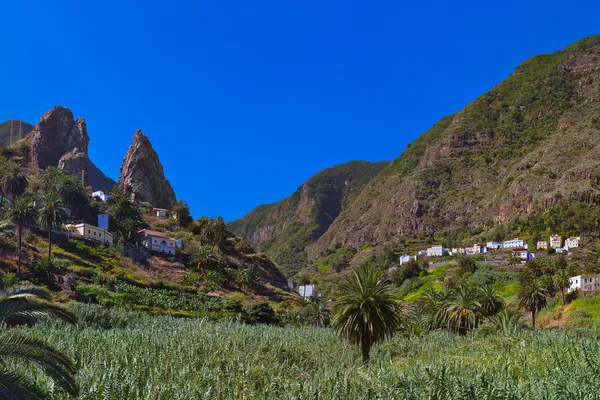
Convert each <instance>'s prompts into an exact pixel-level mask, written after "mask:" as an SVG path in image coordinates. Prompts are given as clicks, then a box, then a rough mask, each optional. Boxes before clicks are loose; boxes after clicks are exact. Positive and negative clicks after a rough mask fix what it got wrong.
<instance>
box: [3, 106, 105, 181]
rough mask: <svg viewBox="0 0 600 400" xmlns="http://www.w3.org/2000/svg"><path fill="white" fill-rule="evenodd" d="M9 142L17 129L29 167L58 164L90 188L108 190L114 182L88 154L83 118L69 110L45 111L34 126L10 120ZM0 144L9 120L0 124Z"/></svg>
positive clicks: (5, 142)
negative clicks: (27, 151) (19, 132)
mask: <svg viewBox="0 0 600 400" xmlns="http://www.w3.org/2000/svg"><path fill="white" fill-rule="evenodd" d="M12 125H13V139H14V140H13V144H14V143H15V142H16V140H17V139H18V131H19V129H20V130H21V133H22V137H23V140H22V141H21V142H20V143H23V144H25V143H27V144H28V145H29V156H28V157H26V158H27V159H28V164H29V167H32V168H33V169H44V168H46V167H49V166H58V167H59V168H61V169H63V170H65V171H66V172H68V173H69V174H71V175H74V176H76V177H78V178H81V176H82V174H84V176H85V181H86V184H87V185H90V186H91V187H92V188H93V189H94V190H104V191H110V190H111V189H112V187H113V186H114V185H116V183H115V181H113V180H112V179H110V178H108V177H107V176H106V175H104V173H102V171H100V170H99V169H98V168H97V167H96V166H95V165H94V163H93V162H92V161H91V160H90V159H89V157H88V144H89V142H90V138H89V136H88V133H87V128H86V125H85V120H84V119H83V118H78V119H75V118H74V117H73V113H72V112H71V110H69V109H68V108H65V107H60V106H56V107H54V108H53V109H52V110H49V111H47V112H46V113H45V114H44V115H43V116H42V118H40V120H39V121H38V123H37V124H36V125H35V126H32V125H30V124H27V123H25V122H23V123H21V124H19V121H16V122H13V124H12ZM0 128H2V130H1V132H0V134H3V135H0V136H1V137H0V145H2V143H3V142H2V140H4V144H9V143H8V142H9V140H10V139H9V136H10V133H9V130H10V121H6V122H4V123H2V124H0Z"/></svg>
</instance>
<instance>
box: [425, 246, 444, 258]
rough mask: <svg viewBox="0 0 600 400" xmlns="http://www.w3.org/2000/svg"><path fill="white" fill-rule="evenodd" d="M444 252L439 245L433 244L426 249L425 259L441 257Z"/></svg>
mask: <svg viewBox="0 0 600 400" xmlns="http://www.w3.org/2000/svg"><path fill="white" fill-rule="evenodd" d="M445 252H446V249H444V246H442V245H441V244H434V245H433V246H431V247H429V248H428V249H427V257H441V256H443V255H444V253H445Z"/></svg>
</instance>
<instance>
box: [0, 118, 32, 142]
mask: <svg viewBox="0 0 600 400" xmlns="http://www.w3.org/2000/svg"><path fill="white" fill-rule="evenodd" d="M19 123H21V138H24V137H25V136H26V135H28V134H29V132H31V130H32V129H33V125H31V124H28V123H27V122H23V121H19V120H16V119H15V120H12V131H13V143H15V142H17V141H18V140H19ZM10 125H11V121H10V120H8V121H4V122H2V123H1V124H0V147H3V146H6V145H9V144H10Z"/></svg>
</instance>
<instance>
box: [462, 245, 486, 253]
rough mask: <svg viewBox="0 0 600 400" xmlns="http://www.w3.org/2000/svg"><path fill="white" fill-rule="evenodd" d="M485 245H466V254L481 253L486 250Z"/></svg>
mask: <svg viewBox="0 0 600 400" xmlns="http://www.w3.org/2000/svg"><path fill="white" fill-rule="evenodd" d="M484 249H485V247H483V246H481V245H479V244H474V245H473V246H472V247H465V254H467V255H470V256H473V255H477V254H481V253H483V252H485V250H484Z"/></svg>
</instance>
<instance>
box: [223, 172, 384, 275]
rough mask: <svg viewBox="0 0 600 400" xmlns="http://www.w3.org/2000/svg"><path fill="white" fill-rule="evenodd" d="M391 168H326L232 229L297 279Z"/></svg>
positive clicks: (230, 225) (242, 220)
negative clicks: (365, 191) (341, 219)
mask: <svg viewBox="0 0 600 400" xmlns="http://www.w3.org/2000/svg"><path fill="white" fill-rule="evenodd" d="M386 165H387V162H379V163H371V162H366V161H351V162H348V163H345V164H341V165H337V166H334V167H331V168H328V169H325V170H323V171H321V172H319V173H317V174H315V175H314V176H313V177H311V178H310V179H309V180H308V181H306V182H305V183H304V184H303V185H302V186H301V187H299V188H298V189H297V190H296V191H295V192H294V193H293V194H292V195H290V196H289V197H287V198H286V199H284V200H281V201H279V202H276V203H273V204H266V205H261V206H259V207H257V208H255V209H254V210H252V211H251V212H250V213H249V214H248V215H246V216H244V217H243V218H241V219H239V220H236V221H232V222H230V223H229V228H230V230H231V231H232V232H233V233H235V234H236V235H239V236H242V237H244V238H246V239H247V240H248V241H250V242H251V243H252V244H254V245H257V246H258V248H259V250H261V251H264V252H265V253H266V254H267V255H268V256H269V257H271V258H272V259H273V260H274V261H275V262H276V263H278V264H279V265H281V266H282V268H283V270H284V272H286V273H287V274H288V275H293V274H294V273H296V272H298V270H300V269H301V268H302V267H303V266H305V265H306V264H307V260H306V255H305V253H304V249H305V248H306V247H307V246H308V245H310V244H312V243H314V241H315V240H317V239H318V238H319V237H320V236H321V235H322V234H323V233H324V232H325V231H326V230H327V229H328V228H329V226H330V225H331V223H332V222H333V221H334V220H335V218H336V217H337V215H338V214H339V213H340V212H341V211H342V210H343V209H345V208H346V207H348V205H349V204H350V203H351V202H352V200H353V199H354V198H355V197H356V195H358V193H360V191H361V190H362V188H363V187H364V186H365V185H366V184H367V183H368V182H369V181H370V180H371V179H372V178H373V177H374V176H375V175H377V174H378V173H379V172H380V171H381V170H383V168H385V166H386Z"/></svg>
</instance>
